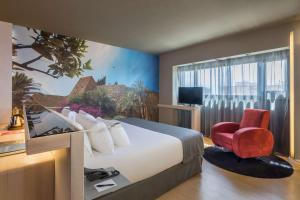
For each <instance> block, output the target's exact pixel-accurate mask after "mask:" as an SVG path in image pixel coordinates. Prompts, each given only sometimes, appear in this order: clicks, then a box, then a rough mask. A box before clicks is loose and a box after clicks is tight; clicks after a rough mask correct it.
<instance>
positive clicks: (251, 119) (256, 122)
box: [240, 109, 270, 129]
mask: <svg viewBox="0 0 300 200" xmlns="http://www.w3.org/2000/svg"><path fill="white" fill-rule="evenodd" d="M269 119H270V112H269V111H267V110H261V109H246V110H245V111H244V114H243V118H242V121H241V123H240V128H247V127H257V128H266V129H267V128H268V127H269Z"/></svg>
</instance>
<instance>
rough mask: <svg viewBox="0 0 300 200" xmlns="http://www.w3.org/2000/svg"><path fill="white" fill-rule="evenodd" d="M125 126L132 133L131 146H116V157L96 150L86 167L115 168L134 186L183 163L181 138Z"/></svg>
mask: <svg viewBox="0 0 300 200" xmlns="http://www.w3.org/2000/svg"><path fill="white" fill-rule="evenodd" d="M122 126H123V127H124V129H125V130H126V132H127V134H128V137H129V139H130V143H131V144H130V146H128V147H116V149H115V152H114V153H113V154H103V153H99V152H96V151H94V152H93V153H94V156H93V157H88V156H86V157H85V167H88V168H107V167H114V168H115V169H117V170H119V171H120V172H121V173H122V174H123V175H124V176H125V177H126V178H128V180H129V181H130V182H132V183H134V182H137V181H140V180H143V179H146V178H149V177H151V176H153V175H156V174H158V173H160V172H162V171H164V170H166V169H168V168H170V167H172V166H175V165H177V164H179V163H180V162H182V159H183V150H182V143H181V141H180V140H179V139H177V138H175V137H172V136H169V135H165V134H162V133H158V132H154V131H151V130H148V129H144V128H140V127H137V126H133V125H130V124H126V123H122Z"/></svg>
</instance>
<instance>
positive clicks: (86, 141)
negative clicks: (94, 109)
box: [74, 122, 93, 156]
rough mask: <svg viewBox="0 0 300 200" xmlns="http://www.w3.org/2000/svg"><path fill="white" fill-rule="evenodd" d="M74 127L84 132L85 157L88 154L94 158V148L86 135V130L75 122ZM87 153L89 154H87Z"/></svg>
mask: <svg viewBox="0 0 300 200" xmlns="http://www.w3.org/2000/svg"><path fill="white" fill-rule="evenodd" d="M74 126H75V127H76V128H78V129H79V130H81V131H83V140H84V154H85V156H86V155H87V154H88V155H89V156H93V151H92V146H91V142H90V139H89V137H88V135H87V133H86V131H85V130H84V128H83V126H81V124H79V123H77V122H75V123H74ZM86 152H87V153H86Z"/></svg>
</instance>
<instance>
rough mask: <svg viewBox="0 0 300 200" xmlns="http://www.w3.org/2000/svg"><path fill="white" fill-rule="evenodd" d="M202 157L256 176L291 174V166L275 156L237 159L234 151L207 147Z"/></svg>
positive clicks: (234, 170) (270, 176)
mask: <svg viewBox="0 0 300 200" xmlns="http://www.w3.org/2000/svg"><path fill="white" fill-rule="evenodd" d="M204 152H205V153H204V156H203V157H204V158H205V160H207V161H208V162H210V163H212V164H214V165H216V166H218V167H221V168H223V169H226V170H229V171H232V172H235V173H238V174H242V175H246V176H252V177H257V178H284V177H288V176H291V175H292V174H293V172H294V169H293V167H292V166H291V165H290V164H289V163H288V162H286V161H285V160H283V159H282V158H279V157H277V156H274V155H272V156H268V157H260V158H248V159H239V158H238V157H237V156H236V155H235V154H234V153H232V152H227V151H224V150H223V149H221V148H219V147H207V148H205V150H204Z"/></svg>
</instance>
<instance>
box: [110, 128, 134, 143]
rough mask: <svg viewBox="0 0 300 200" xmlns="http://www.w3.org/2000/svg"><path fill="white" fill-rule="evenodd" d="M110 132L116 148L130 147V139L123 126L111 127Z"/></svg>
mask: <svg viewBox="0 0 300 200" xmlns="http://www.w3.org/2000/svg"><path fill="white" fill-rule="evenodd" d="M109 131H110V134H111V137H112V138H113V141H114V144H115V145H116V146H119V147H126V146H129V145H130V140H129V137H128V135H127V133H126V131H125V129H124V128H123V126H122V125H121V124H117V125H114V126H111V127H110V128H109Z"/></svg>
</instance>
